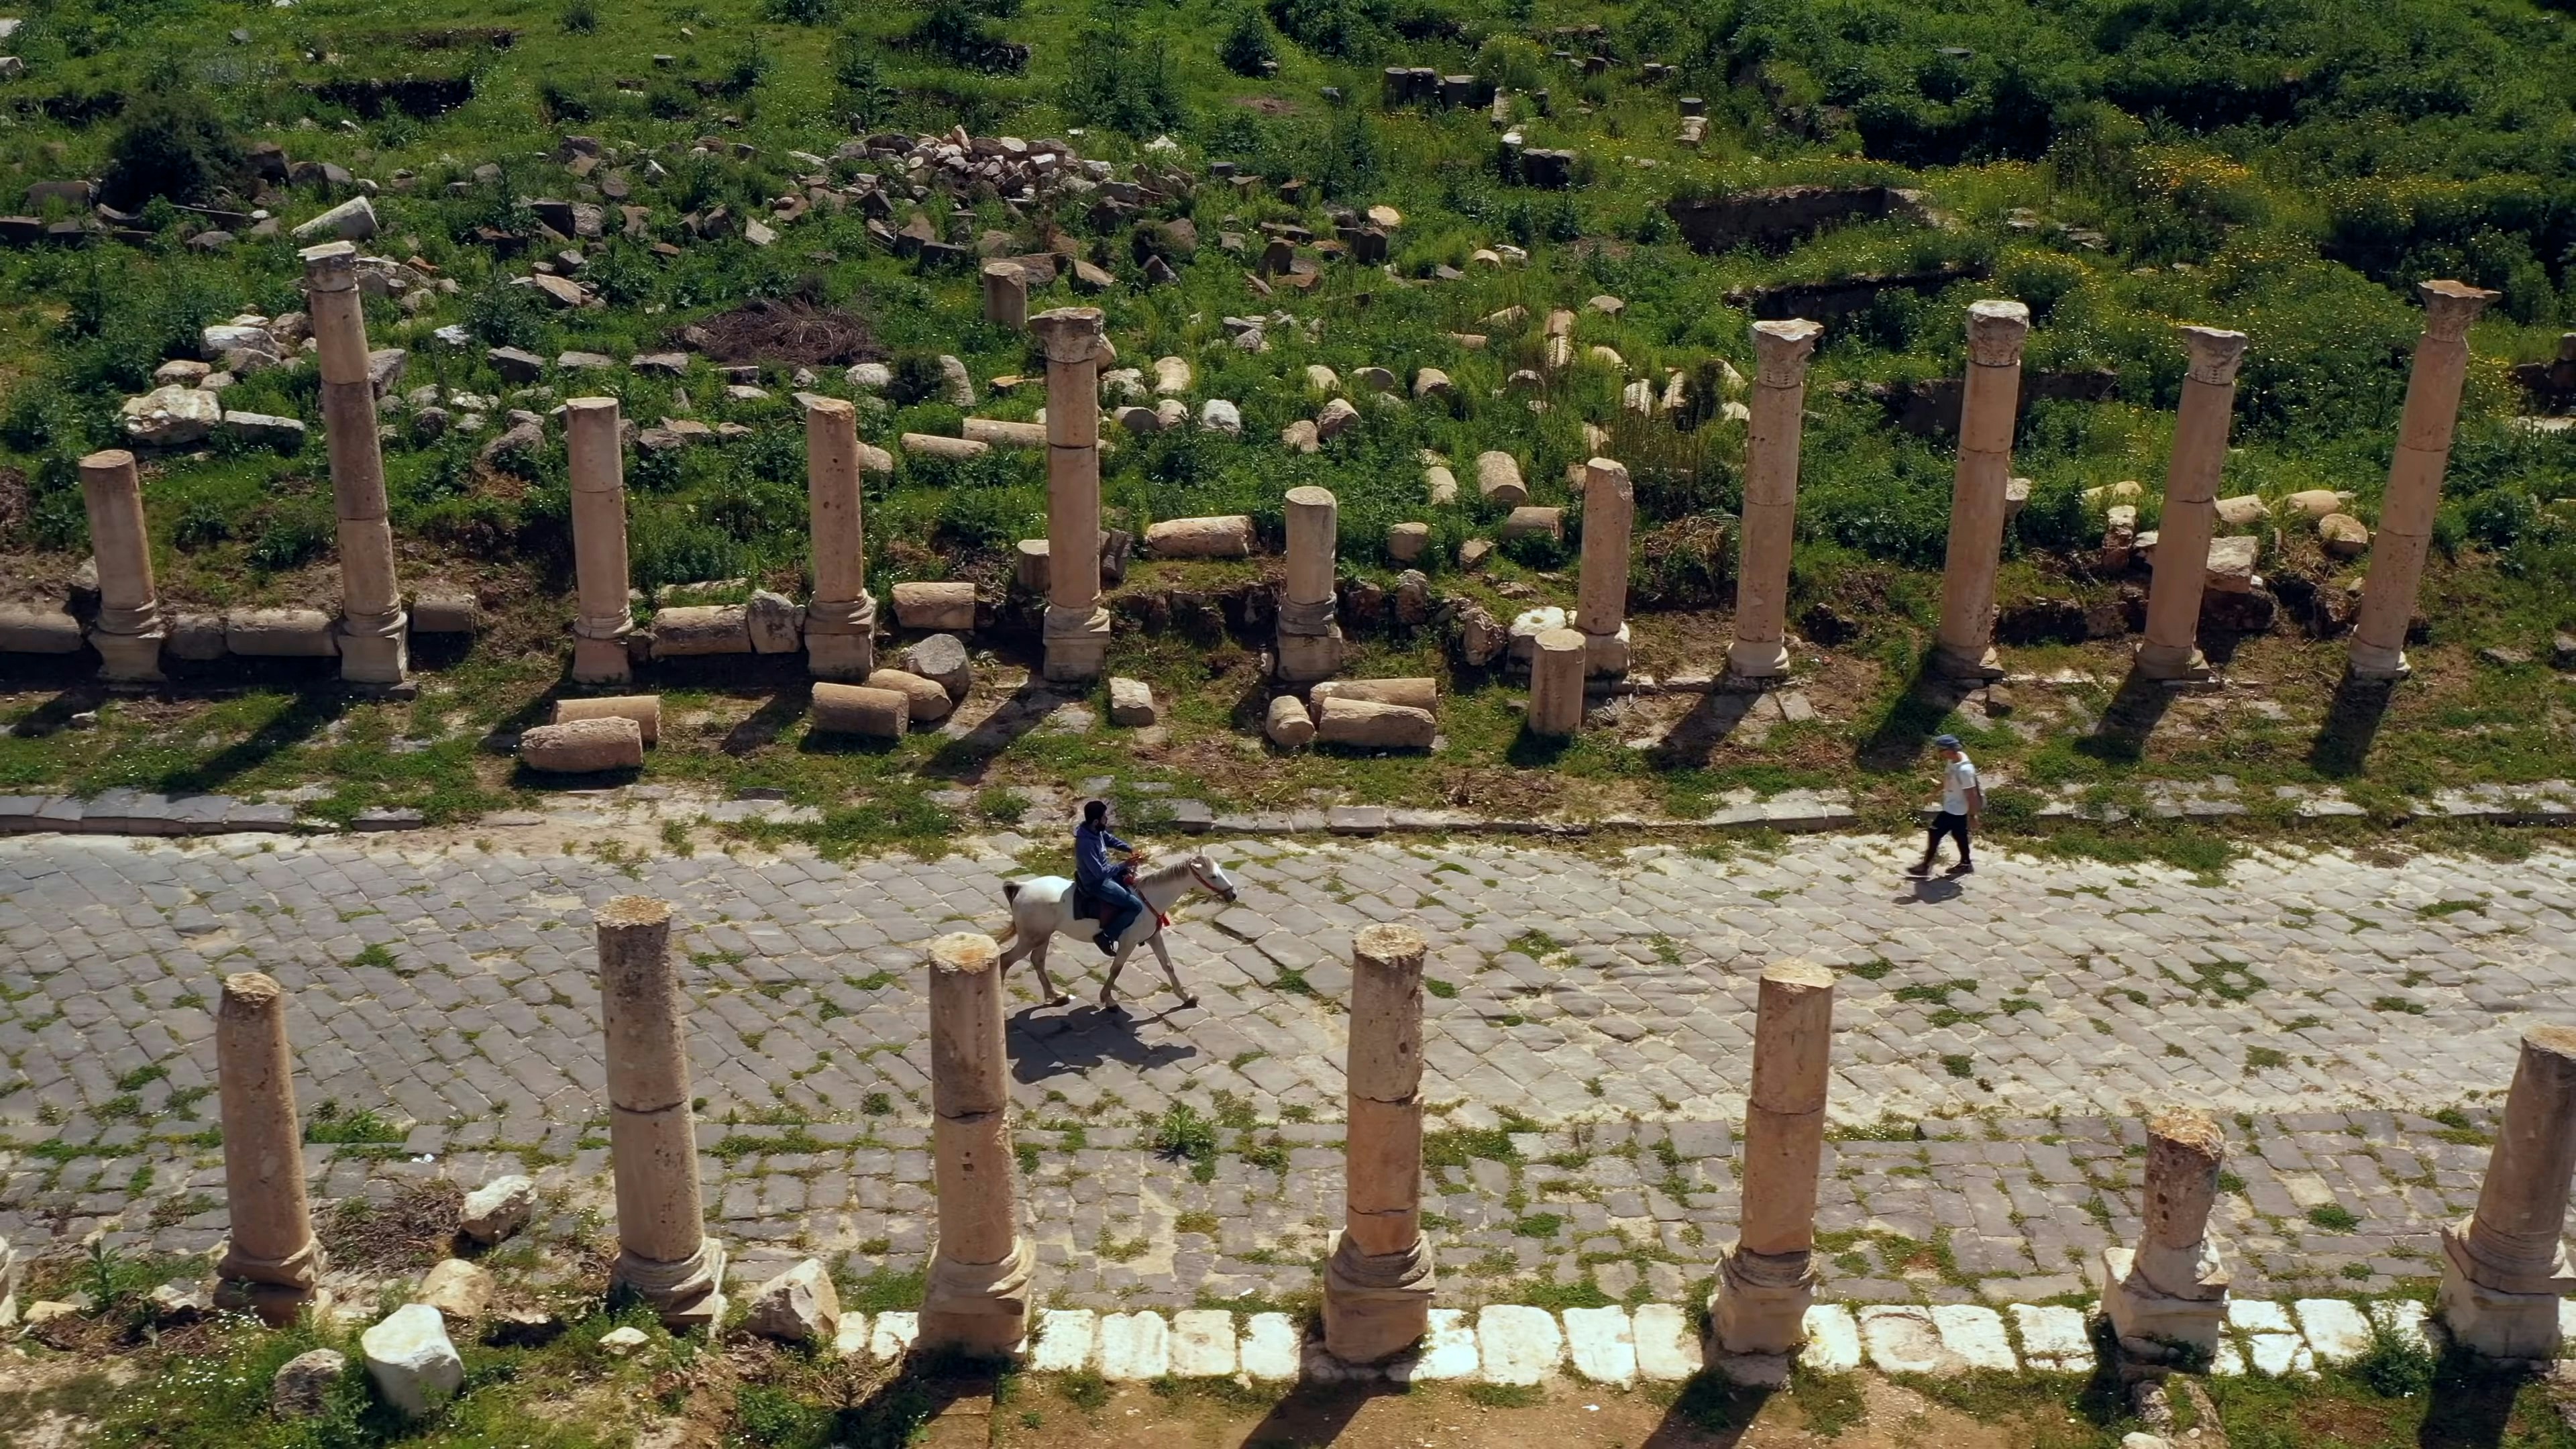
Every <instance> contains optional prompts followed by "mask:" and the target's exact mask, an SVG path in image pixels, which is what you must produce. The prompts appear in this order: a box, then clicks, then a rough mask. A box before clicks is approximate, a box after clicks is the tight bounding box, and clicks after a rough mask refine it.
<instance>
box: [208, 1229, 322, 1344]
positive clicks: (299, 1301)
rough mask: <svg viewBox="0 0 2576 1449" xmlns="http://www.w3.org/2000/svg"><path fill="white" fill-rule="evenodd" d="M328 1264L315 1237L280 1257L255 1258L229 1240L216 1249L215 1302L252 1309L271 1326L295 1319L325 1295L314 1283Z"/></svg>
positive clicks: (216, 1304) (224, 1305)
mask: <svg viewBox="0 0 2576 1449" xmlns="http://www.w3.org/2000/svg"><path fill="white" fill-rule="evenodd" d="M326 1266H328V1264H327V1261H326V1259H325V1257H324V1254H323V1252H322V1243H321V1240H320V1239H318V1238H307V1239H305V1240H304V1246H303V1247H301V1248H299V1249H297V1250H296V1251H294V1252H292V1253H290V1254H288V1255H287V1256H285V1257H283V1258H254V1257H252V1256H250V1255H249V1254H247V1253H245V1252H243V1251H242V1250H241V1249H240V1247H239V1246H237V1245H236V1244H234V1243H232V1242H231V1241H230V1240H227V1241H226V1242H225V1243H224V1246H223V1250H222V1251H221V1252H219V1253H217V1254H216V1255H215V1278H216V1284H215V1306H216V1307H218V1308H228V1309H233V1310H235V1311H238V1312H243V1313H256V1314H258V1315H259V1317H260V1321H261V1322H263V1323H266V1324H268V1325H269V1326H270V1327H272V1328H276V1327H282V1326H284V1325H286V1324H290V1323H293V1322H294V1321H295V1320H296V1316H297V1315H299V1314H301V1313H302V1312H303V1311H304V1310H305V1309H306V1308H308V1307H310V1308H316V1309H318V1308H320V1307H323V1306H325V1305H327V1304H328V1302H329V1300H328V1299H327V1298H325V1297H323V1296H321V1290H320V1289H319V1288H317V1287H316V1286H315V1285H316V1284H317V1283H319V1282H320V1281H321V1278H322V1271H323V1269H324V1268H325V1267H326Z"/></svg>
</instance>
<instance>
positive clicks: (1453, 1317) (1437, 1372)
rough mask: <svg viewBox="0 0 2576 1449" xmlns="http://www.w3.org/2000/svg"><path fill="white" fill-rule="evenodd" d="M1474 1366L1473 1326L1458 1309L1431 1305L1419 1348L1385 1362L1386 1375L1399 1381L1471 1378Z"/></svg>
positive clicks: (1426, 1381) (1440, 1381)
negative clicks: (1428, 1327) (1426, 1326)
mask: <svg viewBox="0 0 2576 1449" xmlns="http://www.w3.org/2000/svg"><path fill="white" fill-rule="evenodd" d="M1478 1367H1479V1364H1478V1363H1477V1360H1476V1326H1475V1325H1474V1324H1472V1323H1470V1322H1468V1321H1467V1315H1466V1313H1465V1312H1464V1311H1463V1310H1461V1309H1456V1308H1434V1309H1432V1310H1431V1314H1430V1331H1429V1332H1427V1333H1425V1334H1423V1336H1422V1347H1421V1348H1420V1349H1419V1350H1417V1351H1416V1352H1415V1353H1413V1354H1412V1355H1411V1356H1410V1357H1407V1356H1403V1355H1399V1356H1398V1357H1397V1358H1396V1359H1395V1360H1394V1361H1393V1362H1391V1363H1389V1364H1388V1365H1387V1366H1386V1376H1387V1377H1388V1378H1390V1379H1393V1380H1394V1381H1396V1382H1397V1383H1400V1384H1424V1383H1446V1382H1450V1381H1454V1380H1458V1379H1472V1378H1474V1377H1475V1376H1476V1370H1477V1369H1478Z"/></svg>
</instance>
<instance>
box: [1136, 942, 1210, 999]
mask: <svg viewBox="0 0 2576 1449" xmlns="http://www.w3.org/2000/svg"><path fill="white" fill-rule="evenodd" d="M1145 944H1146V945H1148V946H1151V947H1153V948H1154V959H1155V960H1157V961H1160V962H1162V963H1163V979H1164V980H1166V981H1168V982H1170V983H1172V994H1173V995H1174V996H1177V997H1179V998H1180V999H1181V1005H1182V1006H1184V1007H1190V1006H1196V1005H1198V1004H1199V999H1198V998H1197V997H1195V996H1192V995H1191V994H1189V993H1188V992H1187V991H1184V990H1182V989H1181V973H1179V972H1178V971H1175V970H1173V969H1172V952H1171V948H1170V947H1168V946H1165V945H1164V944H1163V933H1162V932H1161V931H1159V930H1158V931H1156V932H1155V933H1154V934H1152V935H1150V936H1147V937H1146V938H1145Z"/></svg>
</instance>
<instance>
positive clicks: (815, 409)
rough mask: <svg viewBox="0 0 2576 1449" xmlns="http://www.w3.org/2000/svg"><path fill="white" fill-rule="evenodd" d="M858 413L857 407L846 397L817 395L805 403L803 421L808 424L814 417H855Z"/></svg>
mask: <svg viewBox="0 0 2576 1449" xmlns="http://www.w3.org/2000/svg"><path fill="white" fill-rule="evenodd" d="M858 413H859V410H858V408H857V407H856V406H855V405H854V404H852V403H851V402H850V400H849V399H847V398H838V397H818V398H814V399H811V400H810V401H808V402H807V403H806V404H805V421H806V423H807V424H808V425H810V424H812V422H813V421H814V419H816V418H818V417H821V418H839V417H848V418H852V419H856V418H857V417H858Z"/></svg>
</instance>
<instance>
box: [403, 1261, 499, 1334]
mask: <svg viewBox="0 0 2576 1449" xmlns="http://www.w3.org/2000/svg"><path fill="white" fill-rule="evenodd" d="M497 1287H498V1285H497V1284H495V1283H494V1282H493V1281H492V1275H491V1274H490V1273H487V1272H485V1271H484V1270H483V1268H482V1266H481V1265H480V1264H476V1263H469V1262H466V1261H465V1260H464V1259H463V1258H446V1259H442V1260H441V1261H440V1262H439V1263H438V1265H437V1266H436V1267H433V1268H431V1269H430V1270H429V1272H427V1273H426V1274H424V1275H422V1277H421V1280H420V1287H419V1288H418V1289H417V1290H415V1291H414V1292H413V1294H412V1295H411V1301H412V1302H414V1303H420V1304H426V1305H427V1306H429V1307H431V1308H435V1309H437V1310H438V1313H439V1316H440V1317H442V1318H444V1319H446V1320H447V1321H448V1322H449V1323H452V1324H466V1323H472V1322H475V1321H476V1320H478V1319H480V1318H482V1317H483V1315H485V1314H486V1313H489V1312H491V1311H492V1294H493V1293H494V1291H496V1289H497Z"/></svg>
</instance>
